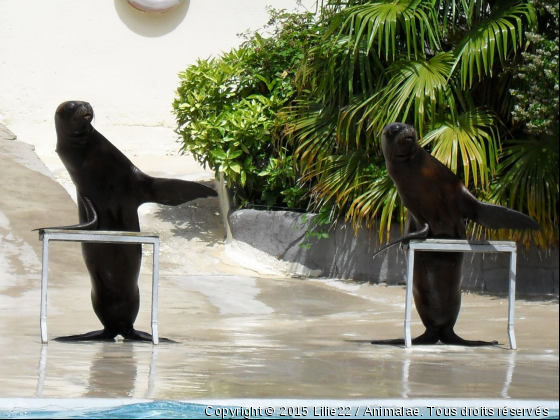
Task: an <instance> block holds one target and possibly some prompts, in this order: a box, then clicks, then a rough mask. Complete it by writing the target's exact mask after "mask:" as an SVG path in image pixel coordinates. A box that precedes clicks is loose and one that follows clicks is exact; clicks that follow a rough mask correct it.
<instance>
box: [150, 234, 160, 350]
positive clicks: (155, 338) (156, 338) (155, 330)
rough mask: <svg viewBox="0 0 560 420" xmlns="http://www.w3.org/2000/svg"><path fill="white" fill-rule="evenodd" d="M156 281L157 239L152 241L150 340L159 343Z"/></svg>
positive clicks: (157, 263)
mask: <svg viewBox="0 0 560 420" xmlns="http://www.w3.org/2000/svg"><path fill="white" fill-rule="evenodd" d="M158 283H159V241H156V242H154V267H153V273H152V342H153V343H154V345H157V344H159V336H158Z"/></svg>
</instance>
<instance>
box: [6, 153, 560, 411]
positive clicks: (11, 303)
mask: <svg viewBox="0 0 560 420" xmlns="http://www.w3.org/2000/svg"><path fill="white" fill-rule="evenodd" d="M26 153H27V155H26ZM24 155H25V156H27V157H25V156H24ZM22 156H24V157H22ZM0 159H1V162H2V163H1V165H0V178H1V179H2V180H3V182H2V183H0V397H44V398H50V397H56V398H77V397H135V398H150V399H171V400H187V399H189V400H193V399H227V398H303V399H323V398H328V399H381V398H383V399H385V398H424V397H426V398H430V397H432V398H433V397H438V398H445V397H450V398H485V399H489V398H515V399H539V400H540V399H542V400H557V399H558V397H559V384H558V369H559V346H558V343H559V337H558V335H559V333H558V331H559V325H558V324H559V322H558V321H559V313H558V301H557V299H547V298H542V299H536V298H530V299H524V298H523V297H520V298H518V300H517V303H516V335H517V342H518V346H519V349H518V350H517V351H511V350H509V346H508V338H507V332H506V327H507V300H506V298H505V297H502V296H500V297H496V296H482V295H477V294H468V295H465V296H464V300H463V307H462V313H461V316H460V319H459V322H458V325H457V328H456V331H457V332H458V333H459V334H460V335H462V336H463V337H464V338H467V339H482V340H498V341H499V342H500V343H501V345H500V346H497V347H492V348H475V349H467V348H459V347H450V346H431V347H418V348H413V349H411V350H406V349H404V348H402V347H391V346H372V345H371V344H370V343H369V341H370V340H372V339H386V338H387V339H389V338H399V337H402V336H403V317H404V289H403V288H402V287H384V286H379V285H369V284H363V285H360V284H357V283H354V282H342V281H337V280H305V279H287V278H275V277H270V276H263V275H262V274H259V273H256V272H254V271H251V270H248V269H246V268H243V267H239V266H236V264H235V262H233V261H230V260H228V259H227V257H226V256H225V253H224V252H223V240H224V232H223V231H222V230H220V227H219V223H220V220H221V216H220V215H219V214H218V213H217V210H215V209H217V205H215V203H214V204H212V201H211V200H210V201H208V200H199V201H198V202H195V203H190V204H188V205H185V206H181V207H180V208H178V209H177V211H178V212H182V213H180V214H179V216H180V217H179V216H177V214H176V213H172V212H171V210H169V209H167V208H163V207H158V206H156V207H154V208H151V209H150V208H148V209H147V210H146V209H144V210H143V211H141V212H140V213H141V214H142V218H141V222H142V224H143V230H145V231H154V230H156V231H160V232H165V233H164V234H162V241H163V244H162V253H164V254H165V255H162V266H161V278H160V300H159V303H160V313H159V325H160V335H161V336H163V337H168V338H171V339H173V340H176V341H178V342H179V343H178V344H160V345H159V346H153V345H152V344H150V343H130V342H124V341H119V340H117V341H115V342H111V343H58V342H55V341H52V338H54V337H57V336H60V335H69V334H78V333H83V332H87V331H91V330H94V329H99V328H100V324H99V321H98V320H97V318H96V316H95V314H94V313H93V310H92V307H91V303H90V298H89V290H90V289H89V279H88V275H87V272H86V270H85V266H84V264H83V261H82V257H81V252H80V247H79V245H77V244H63V243H54V244H53V245H52V258H51V271H50V285H49V309H48V310H49V312H48V326H49V339H50V342H49V344H48V345H46V346H42V345H41V342H40V334H39V304H40V270H41V262H40V255H41V251H40V249H41V248H40V247H41V243H40V242H39V241H38V238H37V233H36V232H31V231H30V230H31V229H32V228H36V227H44V226H52V225H54V226H57V225H62V224H69V223H73V222H74V221H76V220H77V212H76V207H75V205H74V204H73V202H72V200H71V199H70V198H69V196H68V194H67V193H66V191H65V190H64V189H62V187H60V185H59V184H58V183H57V182H56V181H55V180H54V179H53V178H52V177H50V176H49V171H46V170H45V168H41V166H40V164H39V162H37V161H35V160H34V158H33V156H32V154H31V153H30V152H29V150H28V149H26V148H25V146H23V145H22V144H16V143H15V142H12V143H11V144H9V145H8V144H7V143H6V142H0ZM38 168H39V169H38ZM181 215H183V216H184V215H188V217H186V216H185V217H183V216H181ZM184 219H188V220H191V221H193V223H191V224H189V221H188V220H184ZM164 249H165V252H163V250H164ZM146 251H147V250H146ZM145 254H146V257H145V263H144V267H143V270H142V275H141V281H140V290H141V299H142V302H141V310H140V315H139V317H138V320H137V322H136V328H137V329H141V330H144V331H149V328H150V301H151V296H150V290H151V278H150V272H151V271H150V270H151V266H150V263H149V260H150V258H149V251H147V252H146V253H145ZM412 331H413V335H418V334H420V333H422V332H423V328H422V325H421V323H420V321H419V319H418V316H417V314H416V313H415V312H414V314H413V326H412Z"/></svg>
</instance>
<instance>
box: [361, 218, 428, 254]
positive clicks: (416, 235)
mask: <svg viewBox="0 0 560 420" xmlns="http://www.w3.org/2000/svg"><path fill="white" fill-rule="evenodd" d="M428 233H430V226H429V225H428V224H427V223H424V225H423V226H422V227H421V228H420V230H417V231H415V232H410V233H407V234H406V235H404V236H401V237H400V238H399V239H397V240H395V241H393V242H391V243H390V244H389V245H387V246H385V247H384V248H381V249H380V250H379V251H377V252H376V253H375V254H373V257H372V258H375V257H376V256H377V255H378V254H380V253H382V252H383V251H385V250H386V249H388V248H391V247H392V246H393V245H397V244H400V243H405V244H406V243H408V242H409V241H410V240H411V239H426V238H427V237H428Z"/></svg>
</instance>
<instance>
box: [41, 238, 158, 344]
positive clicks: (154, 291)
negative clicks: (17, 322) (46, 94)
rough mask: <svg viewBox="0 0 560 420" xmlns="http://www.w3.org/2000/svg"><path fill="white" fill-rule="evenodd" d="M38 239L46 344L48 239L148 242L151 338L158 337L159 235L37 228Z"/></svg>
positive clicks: (43, 327)
mask: <svg viewBox="0 0 560 420" xmlns="http://www.w3.org/2000/svg"><path fill="white" fill-rule="evenodd" d="M39 240H40V241H43V270H42V273H41V341H42V343H43V344H47V343H48V340H47V282H48V275H49V242H50V241H64V242H102V243H126V244H152V245H153V247H154V257H153V261H154V267H153V273H152V342H153V343H154V344H158V343H159V337H158V283H159V235H156V234H153V233H141V232H118V231H95V230H64V229H41V230H40V231H39Z"/></svg>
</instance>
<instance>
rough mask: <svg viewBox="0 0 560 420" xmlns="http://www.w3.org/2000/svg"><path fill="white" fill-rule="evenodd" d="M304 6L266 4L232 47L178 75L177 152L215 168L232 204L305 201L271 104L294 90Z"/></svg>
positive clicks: (305, 37) (276, 107) (305, 33)
mask: <svg viewBox="0 0 560 420" xmlns="http://www.w3.org/2000/svg"><path fill="white" fill-rule="evenodd" d="M312 26H313V15H312V14H311V13H303V14H296V13H286V12H284V11H275V10H271V11H270V21H269V23H268V26H267V28H266V29H268V30H269V32H270V35H269V36H263V35H261V34H260V33H259V32H255V33H246V34H243V35H242V36H243V37H244V39H245V41H244V42H243V44H242V45H241V46H240V47H239V48H238V49H233V50H231V51H230V52H227V53H224V54H222V55H221V56H219V57H216V58H210V59H205V60H198V61H197V63H196V64H195V65H193V66H190V67H188V68H187V69H186V70H185V71H184V72H182V73H180V75H179V77H180V80H181V84H180V87H179V89H178V90H177V98H176V100H175V102H174V104H173V108H174V112H175V114H176V118H177V123H178V128H177V133H178V134H180V135H181V137H182V142H183V146H182V149H181V151H182V152H183V153H187V152H190V153H192V154H193V156H194V157H195V158H196V159H197V160H198V161H199V162H200V163H202V164H204V165H208V166H209V167H210V168H212V169H213V170H214V171H215V172H216V175H217V174H218V173H219V172H223V174H224V176H225V179H226V181H227V182H228V184H229V185H230V186H232V187H233V189H234V191H235V198H236V200H237V202H238V203H239V204H240V205H245V204H248V203H252V204H262V205H266V206H289V207H298V206H302V205H303V206H305V199H304V195H305V194H304V193H305V190H304V189H303V187H301V186H298V185H297V184H296V174H295V172H294V167H293V158H292V153H291V151H290V149H289V147H288V146H286V145H282V144H281V143H280V142H279V137H280V134H281V130H282V127H281V125H280V124H279V121H278V114H279V111H280V110H281V109H282V108H283V107H284V106H285V105H287V104H289V103H290V101H292V100H293V98H294V96H295V84H294V78H295V72H296V70H297V67H298V65H299V63H300V61H301V59H302V58H303V49H304V47H305V45H306V43H308V42H309V40H310V39H312V36H311V35H312V34H311V31H312Z"/></svg>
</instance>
